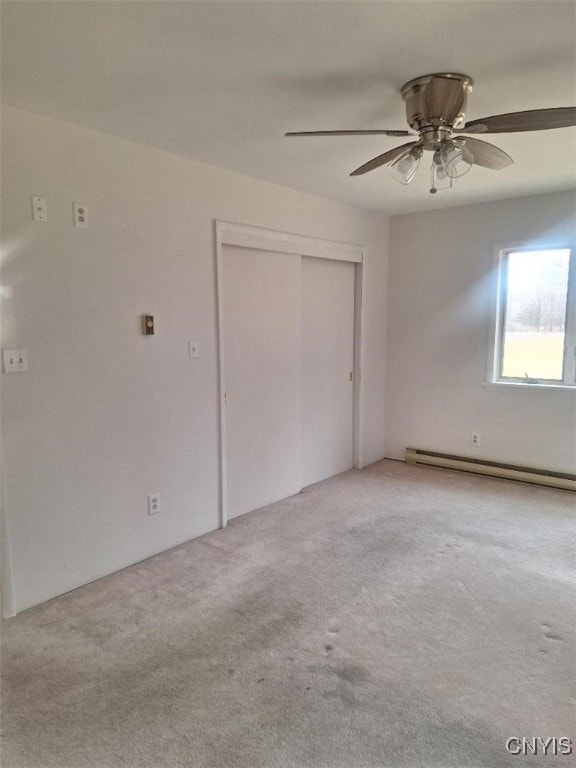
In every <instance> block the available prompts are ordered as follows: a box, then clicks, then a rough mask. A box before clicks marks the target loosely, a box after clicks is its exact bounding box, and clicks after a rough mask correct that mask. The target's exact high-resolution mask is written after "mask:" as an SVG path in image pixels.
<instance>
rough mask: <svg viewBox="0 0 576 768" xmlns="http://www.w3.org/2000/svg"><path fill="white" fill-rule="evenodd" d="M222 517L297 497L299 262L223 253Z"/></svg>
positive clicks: (248, 252)
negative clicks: (224, 480) (224, 483)
mask: <svg viewBox="0 0 576 768" xmlns="http://www.w3.org/2000/svg"><path fill="white" fill-rule="evenodd" d="M221 277H222V289H223V290H222V300H223V330H224V333H223V353H224V354H223V360H224V383H225V390H226V404H225V446H224V447H225V459H226V475H227V490H226V502H227V510H228V517H236V516H238V515H241V514H244V513H245V512H249V511H251V510H253V509H257V508H259V507H262V506H264V505H266V504H270V503H272V502H274V501H278V500H279V499H283V498H286V497H287V496H291V495H292V494H294V493H298V491H299V490H300V489H301V487H302V485H301V477H300V474H301V459H300V450H301V435H300V428H301V426H300V424H301V421H300V412H301V352H300V347H301V330H300V329H301V323H300V321H301V257H300V256H298V255H293V254H283V253H274V252H270V251H263V250H256V249H249V248H239V247H236V246H224V247H223V251H222V276H221Z"/></svg>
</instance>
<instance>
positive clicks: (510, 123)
mask: <svg viewBox="0 0 576 768" xmlns="http://www.w3.org/2000/svg"><path fill="white" fill-rule="evenodd" d="M472 88H473V81H472V78H471V77H469V76H468V75H463V74H459V73H454V72H442V73H437V74H432V75H424V76H422V77H417V78H415V79H413V80H410V81H409V82H407V83H406V84H405V85H404V86H402V89H401V94H402V98H403V99H404V102H405V104H406V121H407V122H408V125H409V126H410V128H411V129H412V131H414V132H415V133H411V132H410V131H402V130H362V131H350V130H347V131H298V132H290V133H287V134H286V136H342V135H347V136H350V135H375V134H379V135H385V136H415V137H416V140H415V141H411V142H408V143H407V144H403V145H401V146H399V147H395V148H394V149H391V150H389V151H388V152H384V153H383V154H382V155H378V157H375V158H373V159H372V160H369V161H368V162H367V163H364V165H361V166H360V167H359V168H356V170H355V171H352V173H351V174H350V175H351V176H361V175H363V174H365V173H368V172H369V171H372V170H374V169H375V168H379V167H380V166H386V167H387V168H388V170H389V171H390V174H391V175H392V176H393V178H394V179H396V181H398V182H400V183H401V184H409V183H410V182H411V181H412V179H413V178H414V176H415V175H416V172H417V170H418V167H419V165H420V160H421V159H422V155H423V153H424V151H425V150H426V151H429V152H432V163H431V166H430V192H431V193H435V192H436V191H437V190H438V189H444V188H449V187H451V186H452V185H453V183H454V181H455V180H456V179H457V178H459V177H460V176H463V175H464V174H465V173H468V171H469V170H470V169H471V168H472V166H473V165H480V166H482V167H484V168H490V169H491V170H496V171H497V170H501V169H502V168H506V167H508V166H509V165H512V164H513V162H514V161H513V160H512V158H511V157H510V155H508V154H507V153H506V152H504V150H502V149H500V148H499V147H496V146H494V145H493V144H489V143H488V142H487V141H482V140H480V139H477V138H473V137H470V136H467V135H465V134H470V133H472V134H478V133H513V132H517V131H541V130H547V129H550V128H564V127H568V126H573V125H576V107H559V108H552V109H533V110H527V111H524V112H511V113H509V114H503V115H492V116H490V117H484V118H480V119H477V120H472V121H471V122H468V123H465V122H464V121H465V118H466V107H467V98H468V96H469V94H470V93H472Z"/></svg>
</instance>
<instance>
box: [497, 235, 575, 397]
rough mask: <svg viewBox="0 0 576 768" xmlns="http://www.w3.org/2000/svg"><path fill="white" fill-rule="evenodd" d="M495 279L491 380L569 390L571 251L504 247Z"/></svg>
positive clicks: (572, 313)
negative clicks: (560, 387)
mask: <svg viewBox="0 0 576 768" xmlns="http://www.w3.org/2000/svg"><path fill="white" fill-rule="evenodd" d="M498 278H499V281H498V284H499V291H498V307H497V313H496V339H495V345H494V359H493V363H494V365H493V371H494V375H493V377H492V380H493V381H495V382H500V383H511V384H512V383H516V384H519V383H523V384H536V385H538V384H540V385H548V386H550V385H556V386H574V385H575V384H576V379H575V353H576V350H575V344H576V258H575V257H574V248H573V247H570V246H550V247H539V248H535V247H521V248H506V249H504V250H501V251H500V258H499V272H498Z"/></svg>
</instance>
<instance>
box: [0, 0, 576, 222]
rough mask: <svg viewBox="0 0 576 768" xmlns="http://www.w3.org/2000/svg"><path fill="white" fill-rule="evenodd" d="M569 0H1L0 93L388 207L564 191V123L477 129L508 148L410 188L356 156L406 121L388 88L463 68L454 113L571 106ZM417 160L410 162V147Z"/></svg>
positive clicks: (573, 134) (567, 182)
mask: <svg viewBox="0 0 576 768" xmlns="http://www.w3.org/2000/svg"><path fill="white" fill-rule="evenodd" d="M575 13H576V5H575V4H574V3H573V2H565V1H561V2H556V1H555V0H519V1H514V2H509V1H508V0H495V2H492V1H491V0H482V1H480V0H476V2H474V1H473V0H464V1H462V2H461V1H460V0H419V1H418V2H411V1H410V0H400V1H398V2H392V1H390V2H389V1H388V0H375V1H374V2H364V1H363V0H349V1H348V0H320V1H319V2H313V1H311V0H301V1H299V2H296V1H293V0H265V1H264V2H258V1H255V0H250V1H246V0H230V1H228V2H221V1H220V0H207V1H206V2H195V1H188V2H175V1H168V2H166V1H163V0H148V1H142V2H138V1H136V0H119V1H116V2H109V1H104V2H93V1H92V0H73V2H67V1H66V0H41V1H40V2H33V1H28V2H22V0H9V1H7V2H3V3H2V100H3V101H4V102H5V103H7V104H11V105H13V106H16V107H20V108H21V109H24V110H28V111H31V112H36V113H39V114H42V115H46V116H49V117H53V118H57V119H61V120H65V121H68V122H71V123H76V124H78V125H82V126H86V127H89V128H92V129H95V130H97V131H101V132H103V133H107V134H112V135H116V136H121V137H124V138H126V139H131V140H133V141H137V142H141V143H143V144H148V145H151V146H154V147H157V148H160V149H164V150H167V151H169V152H174V153H177V154H180V155H186V156H190V157H193V158H195V159H197V160H200V161H203V162H206V163H210V164H213V165H217V166H220V167H222V168H227V169H229V170H232V171H237V172H239V173H243V174H247V175H249V176H254V177H257V178H260V179H266V180H267V181H271V182H274V183H277V184H281V185H284V186H287V187H293V188H295V189H299V190H303V191H305V192H309V193H312V194H318V195H322V196H325V197H331V198H336V199H339V200H342V201H346V202H349V203H352V204H355V205H359V206H363V207H367V208H372V209H379V210H383V211H386V212H390V213H400V212H407V211H416V210H424V209H427V208H437V207H446V206H451V205H462V204H465V203H473V202H478V201H483V200H489V199H501V198H506V197H516V196H520V195H527V194H534V193H538V192H546V191H552V190H560V189H567V188H571V187H573V186H574V182H575V177H576V174H575V171H576V128H563V129H559V130H554V131H543V132H533V133H516V134H502V135H497V134H494V135H492V136H490V137H488V139H489V140H490V141H491V142H493V143H495V144H497V145H498V146H500V147H502V149H504V150H506V151H507V152H508V153H509V154H511V155H512V156H513V157H514V159H515V165H514V166H512V167H511V168H507V169H505V170H502V171H490V170H487V169H484V168H479V167H475V168H473V169H472V171H470V173H468V174H467V175H466V176H465V177H463V178H461V179H460V180H459V181H458V182H457V184H456V186H455V187H454V188H453V189H452V190H446V191H443V192H439V193H438V194H437V195H430V194H429V193H428V186H429V184H428V172H427V168H426V169H424V168H423V167H422V168H421V169H420V172H419V174H418V178H417V179H416V180H415V181H414V182H412V184H410V185H409V186H407V187H403V186H401V185H400V184H397V183H396V182H395V181H394V180H393V179H392V178H391V177H390V175H389V174H388V172H387V171H386V169H385V168H380V169H378V170H376V171H373V172H372V173H370V174H367V175H365V176H358V177H354V178H350V177H349V175H348V174H349V173H350V172H351V171H352V170H354V168H356V167H357V166H359V165H361V164H362V163H364V162H365V161H367V160H369V159H370V158H372V157H374V156H375V155H378V154H381V153H382V152H385V151H386V150H388V149H391V148H392V147H394V146H396V145H397V144H400V143H403V142H405V141H406V139H397V138H396V139H395V138H392V137H385V136H383V137H362V136H356V137H338V138H333V137H330V138H284V136H283V134H284V132H285V131H290V130H292V131H293V130H318V129H366V128H400V129H404V128H406V127H407V126H406V123H405V117H404V104H403V102H402V99H401V97H400V95H399V89H400V87H401V86H402V85H403V83H405V82H406V81H408V80H410V79H411V78H414V77H417V76H419V75H423V74H428V73H431V72H450V71H455V72H464V73H465V74H468V75H470V76H471V77H472V78H473V79H474V83H475V87H474V92H473V93H472V95H471V96H470V97H469V100H468V114H467V118H468V119H474V118H477V117H485V116H487V115H492V114H499V113H503V112H511V111H516V110H524V109H538V108H546V107H558V106H570V105H572V104H574V103H576V34H575V32H576V27H575ZM426 157H427V156H426Z"/></svg>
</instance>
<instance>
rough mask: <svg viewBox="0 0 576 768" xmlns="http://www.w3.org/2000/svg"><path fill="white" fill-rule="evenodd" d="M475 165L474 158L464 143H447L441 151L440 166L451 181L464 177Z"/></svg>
mask: <svg viewBox="0 0 576 768" xmlns="http://www.w3.org/2000/svg"><path fill="white" fill-rule="evenodd" d="M473 164H474V157H473V156H472V153H471V152H470V151H469V150H468V149H466V146H465V145H464V144H463V143H462V142H456V141H447V142H445V143H444V145H443V146H442V148H441V149H440V166H441V167H442V169H443V171H444V172H445V174H446V176H449V177H450V178H451V179H457V178H458V177H459V176H464V174H465V173H468V171H469V170H470V168H472V165H473Z"/></svg>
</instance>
